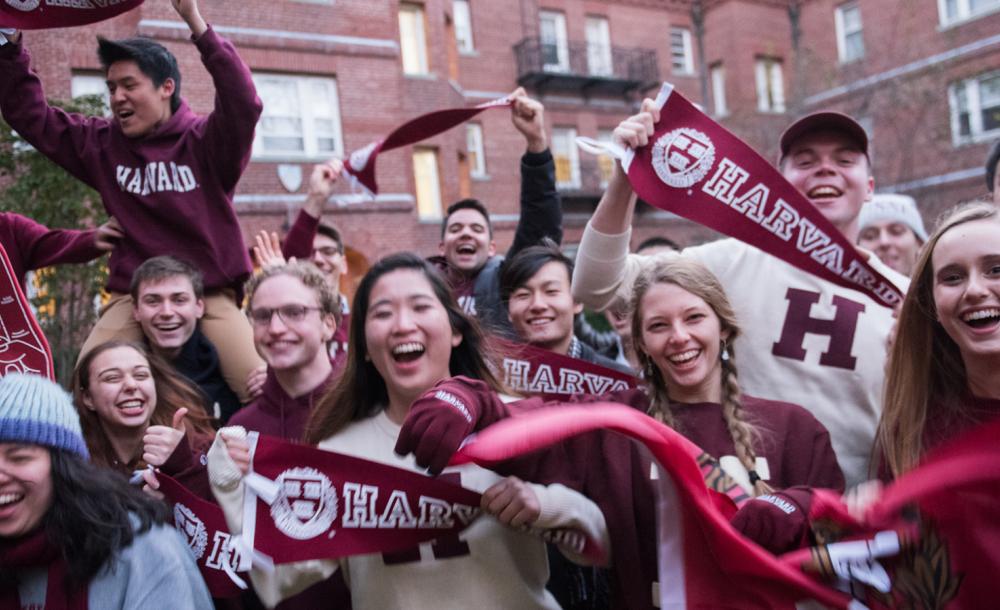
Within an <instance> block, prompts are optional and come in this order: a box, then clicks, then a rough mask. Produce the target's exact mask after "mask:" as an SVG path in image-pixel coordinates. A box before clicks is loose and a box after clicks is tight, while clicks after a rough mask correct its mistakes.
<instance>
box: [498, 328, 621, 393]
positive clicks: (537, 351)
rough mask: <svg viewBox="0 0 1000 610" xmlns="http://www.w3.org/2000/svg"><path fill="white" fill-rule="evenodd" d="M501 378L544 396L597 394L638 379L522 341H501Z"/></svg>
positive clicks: (512, 385) (524, 391) (517, 386)
mask: <svg viewBox="0 0 1000 610" xmlns="http://www.w3.org/2000/svg"><path fill="white" fill-rule="evenodd" d="M502 350H503V362H502V364H501V366H502V367H503V380H504V384H506V385H507V386H508V387H510V388H511V389H512V390H516V391H518V392H522V393H524V394H528V395H531V396H541V397H542V398H544V399H546V400H565V399H568V398H569V397H571V396H573V395H575V394H591V395H594V396H599V395H601V394H607V393H608V392H615V391H618V390H625V389H628V388H634V387H636V386H637V385H639V380H638V379H636V378H635V377H633V376H632V375H627V374H625V373H622V372H620V371H616V370H614V369H609V368H607V367H604V366H601V365H599V364H592V363H590V362H586V361H584V360H580V359H579V358H571V357H569V356H564V355H562V354H557V353H555V352H553V351H551V350H547V349H542V348H539V347H535V346H534V345H527V344H522V343H512V342H506V341H505V342H503V345H502Z"/></svg>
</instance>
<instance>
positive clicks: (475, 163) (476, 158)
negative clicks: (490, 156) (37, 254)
mask: <svg viewBox="0 0 1000 610" xmlns="http://www.w3.org/2000/svg"><path fill="white" fill-rule="evenodd" d="M465 148H466V151H467V152H468V155H469V173H470V174H471V175H472V176H473V177H475V178H483V177H485V176H486V153H485V151H484V150H483V126H482V125H480V124H479V123H466V124H465Z"/></svg>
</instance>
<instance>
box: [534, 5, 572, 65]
mask: <svg viewBox="0 0 1000 610" xmlns="http://www.w3.org/2000/svg"><path fill="white" fill-rule="evenodd" d="M538 37H539V39H540V41H541V45H542V69H543V70H545V71H546V72H569V41H568V40H567V38H566V15H563V14H562V13H560V12H557V11H538Z"/></svg>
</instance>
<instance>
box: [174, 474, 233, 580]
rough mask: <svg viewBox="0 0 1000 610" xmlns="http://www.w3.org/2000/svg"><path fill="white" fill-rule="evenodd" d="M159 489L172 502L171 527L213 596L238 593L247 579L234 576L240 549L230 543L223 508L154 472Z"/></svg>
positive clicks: (230, 538) (230, 536)
mask: <svg viewBox="0 0 1000 610" xmlns="http://www.w3.org/2000/svg"><path fill="white" fill-rule="evenodd" d="M156 478H157V480H159V482H160V491H161V492H163V495H165V496H166V498H167V501H168V502H169V503H170V504H172V505H173V515H174V527H176V528H177V530H178V531H179V532H180V533H181V534H183V535H184V539H185V540H187V543H188V548H189V549H190V550H191V554H192V555H194V559H195V561H196V562H197V563H198V569H199V570H200V571H201V576H202V578H204V579H205V584H206V585H208V591H209V592H210V593H211V594H212V597H219V598H225V597H237V596H239V595H240V594H241V593H242V592H243V589H245V588H246V583H245V582H243V580H242V579H240V578H239V577H238V576H236V570H237V566H238V565H239V563H240V553H239V551H237V549H235V548H234V547H235V546H236V545H235V544H233V543H232V541H233V537H232V535H230V533H229V528H228V527H227V526H226V518H225V516H224V515H223V514H222V509H221V508H219V507H218V505H216V504H212V503H211V502H206V501H205V500H202V499H201V498H199V497H198V496H196V495H194V494H193V493H191V492H190V491H188V490H187V489H186V488H185V487H184V486H183V485H181V484H180V483H178V482H177V481H176V480H174V479H173V478H171V477H169V476H167V475H165V474H163V473H162V472H158V473H156Z"/></svg>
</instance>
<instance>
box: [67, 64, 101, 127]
mask: <svg viewBox="0 0 1000 610" xmlns="http://www.w3.org/2000/svg"><path fill="white" fill-rule="evenodd" d="M69 90H70V97H80V96H82V95H96V96H99V97H100V98H101V99H102V100H104V115H105V116H109V115H110V114H111V96H110V94H109V93H108V83H107V79H106V78H105V77H104V75H103V74H101V73H100V72H73V75H72V77H71V78H70V85H69Z"/></svg>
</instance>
